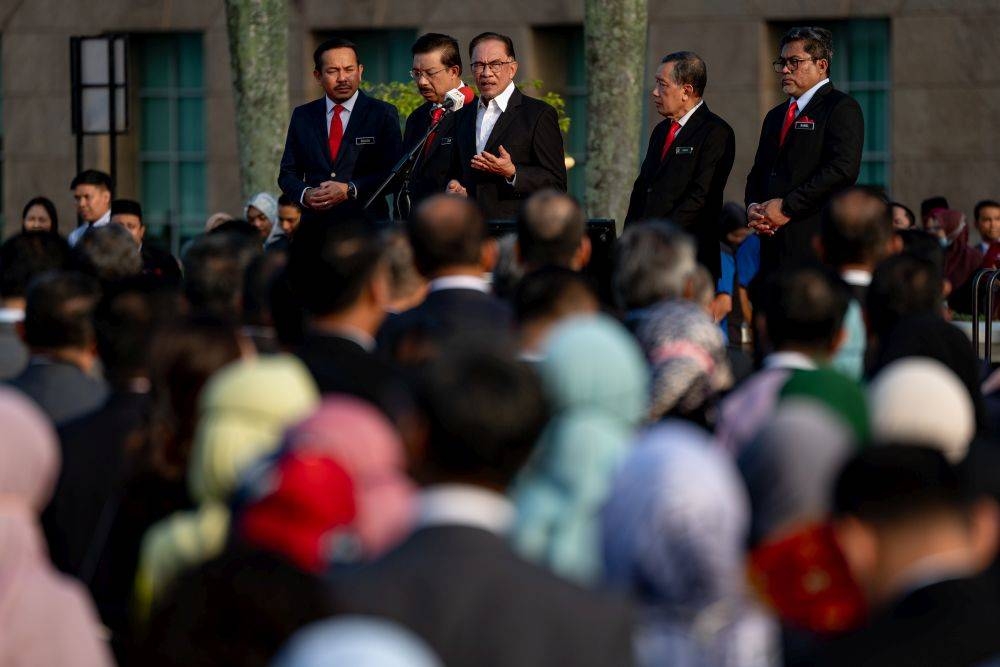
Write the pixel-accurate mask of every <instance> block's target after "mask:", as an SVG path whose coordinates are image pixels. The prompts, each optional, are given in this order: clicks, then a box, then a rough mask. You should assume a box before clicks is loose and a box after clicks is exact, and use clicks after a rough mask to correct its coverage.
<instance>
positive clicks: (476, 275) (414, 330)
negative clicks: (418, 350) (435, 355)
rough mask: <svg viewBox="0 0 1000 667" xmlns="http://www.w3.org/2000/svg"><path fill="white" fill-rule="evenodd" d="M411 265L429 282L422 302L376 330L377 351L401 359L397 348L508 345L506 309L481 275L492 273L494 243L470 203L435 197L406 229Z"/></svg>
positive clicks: (510, 317)
mask: <svg viewBox="0 0 1000 667" xmlns="http://www.w3.org/2000/svg"><path fill="white" fill-rule="evenodd" d="M407 233H408V235H409V238H410V245H411V246H412V247H413V261H414V264H415V265H416V267H417V270H418V271H419V272H420V273H421V275H423V276H424V277H425V278H427V280H429V281H430V283H429V284H428V287H427V296H426V298H425V299H424V301H423V303H421V304H420V305H419V306H417V307H415V308H411V309H410V310H408V311H406V312H403V313H400V314H399V315H398V316H396V317H393V318H392V319H390V320H388V321H387V322H386V323H385V326H384V327H383V328H382V331H380V332H379V349H380V350H381V351H382V352H383V353H384V354H386V355H387V356H390V357H392V358H396V359H399V357H400V350H401V346H402V345H403V344H404V343H406V342H407V341H409V342H410V343H414V341H419V345H420V346H422V347H424V346H428V345H429V346H430V347H438V346H440V347H446V346H447V344H448V343H449V342H454V341H459V340H464V341H470V340H471V341H480V340H488V341H491V342H494V343H501V344H502V343H509V342H511V338H510V337H511V320H512V314H511V310H510V306H508V305H507V304H506V303H505V302H503V301H501V300H500V299H498V298H497V297H495V296H493V295H492V294H491V293H490V285H489V283H487V282H486V281H485V280H484V279H483V274H484V273H488V272H490V271H491V270H492V269H493V266H494V264H495V263H496V257H497V245H496V241H495V240H493V239H491V238H490V237H489V235H488V234H487V229H486V222H485V220H483V215H482V213H481V212H480V211H479V209H478V208H477V207H476V205H475V203H474V202H471V201H469V200H468V199H464V198H462V197H459V196H455V195H436V196H434V197H431V198H430V199H426V200H425V201H424V202H423V204H421V205H420V207H419V208H417V210H416V212H415V214H414V215H413V217H412V218H411V219H410V222H409V224H408V226H407Z"/></svg>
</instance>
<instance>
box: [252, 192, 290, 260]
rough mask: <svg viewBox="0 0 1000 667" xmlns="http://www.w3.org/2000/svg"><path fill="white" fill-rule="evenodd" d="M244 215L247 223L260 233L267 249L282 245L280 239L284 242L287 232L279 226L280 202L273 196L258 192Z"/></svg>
mask: <svg viewBox="0 0 1000 667" xmlns="http://www.w3.org/2000/svg"><path fill="white" fill-rule="evenodd" d="M244 213H245V214H246V219H247V222H249V223H250V224H251V225H253V226H254V228H256V230H257V231H258V233H260V240H261V242H262V243H263V244H264V247H265V248H270V247H271V246H272V245H274V244H275V243H280V242H281V241H279V239H281V240H284V238H285V230H284V229H282V228H281V225H280V224H278V200H277V199H275V198H274V196H273V195H271V194H268V193H267V192H258V193H257V194H255V195H254V196H253V197H251V198H250V199H249V200H247V205H246V209H245V211H244Z"/></svg>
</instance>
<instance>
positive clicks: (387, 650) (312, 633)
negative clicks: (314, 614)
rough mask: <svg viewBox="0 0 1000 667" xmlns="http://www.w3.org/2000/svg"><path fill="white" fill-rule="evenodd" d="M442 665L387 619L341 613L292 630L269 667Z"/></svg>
mask: <svg viewBox="0 0 1000 667" xmlns="http://www.w3.org/2000/svg"><path fill="white" fill-rule="evenodd" d="M330 665H366V666H370V667H442V663H441V661H440V660H438V658H437V656H435V655H434V653H433V652H432V651H431V649H430V648H429V647H428V646H427V645H426V644H425V643H424V642H423V641H421V640H420V638H419V637H417V636H416V635H414V634H413V633H412V632H410V631H409V630H407V629H406V628H403V627H400V626H399V625H397V624H396V623H391V622H389V621H385V620H381V619H376V618H371V617H365V616H343V617H339V618H334V619H331V620H326V621H317V622H316V623H313V624H311V625H308V626H306V627H304V628H302V630H300V631H298V632H297V633H295V635H294V636H293V637H292V639H291V641H289V642H288V645H287V646H286V647H285V648H284V649H282V651H281V653H280V654H279V655H278V657H277V658H275V660H274V663H273V667H329V666H330Z"/></svg>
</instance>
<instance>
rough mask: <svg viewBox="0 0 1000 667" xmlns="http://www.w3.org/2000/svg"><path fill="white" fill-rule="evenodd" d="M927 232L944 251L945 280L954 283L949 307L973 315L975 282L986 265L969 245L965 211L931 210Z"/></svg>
mask: <svg viewBox="0 0 1000 667" xmlns="http://www.w3.org/2000/svg"><path fill="white" fill-rule="evenodd" d="M925 229H926V230H927V231H928V232H930V233H931V234H934V235H935V236H937V237H938V240H939V241H940V243H941V246H942V247H943V248H944V277H945V280H947V281H948V282H949V283H950V284H951V294H949V295H948V305H949V306H950V307H951V309H952V310H954V311H957V312H960V313H971V312H972V279H973V277H974V276H975V274H976V271H977V270H978V269H979V267H980V266H982V264H983V253H982V252H980V251H979V250H978V249H976V248H972V247H970V246H969V226H968V225H967V224H966V223H965V214H964V213H962V212H961V211H953V210H950V209H944V208H939V209H935V210H933V211H931V213H930V216H929V217H928V218H927V222H926V223H925Z"/></svg>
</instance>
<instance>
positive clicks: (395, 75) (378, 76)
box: [316, 28, 417, 83]
mask: <svg viewBox="0 0 1000 667" xmlns="http://www.w3.org/2000/svg"><path fill="white" fill-rule="evenodd" d="M334 35H336V36H337V37H343V38H344V39H349V40H350V41H352V42H354V43H355V44H357V46H358V58H359V59H360V61H361V64H362V65H364V66H365V74H364V80H365V81H368V82H371V83H391V82H393V81H403V82H409V81H410V75H409V74H408V72H409V71H410V69H411V68H412V67H413V56H412V55H411V54H410V47H412V46H413V42H415V41H417V31H416V30H413V29H408V28H401V29H394V30H338V31H337V32H336V33H324V34H321V35H319V39H318V40H317V41H316V46H319V43H320V42H322V41H323V40H324V39H328V38H330V37H333V36H334Z"/></svg>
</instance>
